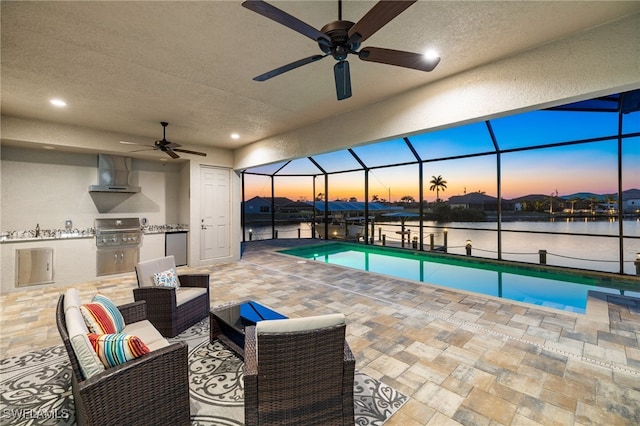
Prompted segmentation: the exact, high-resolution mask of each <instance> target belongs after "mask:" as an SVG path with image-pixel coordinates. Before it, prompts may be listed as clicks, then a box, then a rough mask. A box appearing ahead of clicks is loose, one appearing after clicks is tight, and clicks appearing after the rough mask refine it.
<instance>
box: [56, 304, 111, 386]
mask: <svg viewBox="0 0 640 426" xmlns="http://www.w3.org/2000/svg"><path fill="white" fill-rule="evenodd" d="M65 299H66V296H65ZM65 322H66V323H67V333H68V334H69V341H70V342H71V347H72V348H73V352H74V353H75V354H76V359H77V360H78V364H79V365H80V370H81V371H82V374H83V375H84V378H85V379H88V378H89V377H91V376H94V375H96V374H98V373H100V372H102V371H104V370H105V368H104V365H103V364H102V361H100V358H98V355H97V354H96V352H95V351H94V350H93V346H92V345H91V342H90V341H89V338H88V337H87V333H88V332H89V330H88V329H87V325H86V324H85V322H84V318H83V317H82V314H81V313H80V308H78V307H77V306H70V307H69V308H68V309H67V311H66V312H65Z"/></svg>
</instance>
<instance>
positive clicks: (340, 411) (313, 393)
mask: <svg viewBox="0 0 640 426" xmlns="http://www.w3.org/2000/svg"><path fill="white" fill-rule="evenodd" d="M340 316H341V317H342V324H336V325H329V326H326V327H325V326H321V327H319V328H310V329H305V330H300V331H289V330H295V329H296V327H295V326H294V327H289V326H288V325H287V322H290V321H298V320H301V319H294V320H276V321H263V322H259V323H258V324H257V325H256V326H250V327H247V328H246V329H245V333H246V336H245V348H244V349H245V360H244V361H245V365H244V386H245V388H244V398H245V401H244V404H245V424H247V425H250V426H251V425H260V426H265V425H305V426H307V425H323V426H327V425H353V424H354V406H353V385H354V381H353V380H354V379H353V376H354V369H355V359H354V357H353V354H352V352H351V349H350V348H349V345H348V344H347V342H346V340H345V327H346V326H345V324H344V316H342V315H340ZM325 317H326V316H325ZM312 318H314V319H316V318H321V317H312ZM309 319H310V318H309ZM275 322H280V323H281V324H280V327H283V328H284V329H285V330H287V331H274V330H273V329H271V330H269V329H268V327H269V326H267V329H266V330H264V329H263V326H265V325H267V323H275ZM287 327H289V328H287ZM256 328H257V329H258V330H257V331H256ZM263 330H264V331H263ZM258 353H259V355H258Z"/></svg>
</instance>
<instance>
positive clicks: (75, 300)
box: [64, 288, 81, 312]
mask: <svg viewBox="0 0 640 426" xmlns="http://www.w3.org/2000/svg"><path fill="white" fill-rule="evenodd" d="M80 305H81V303H80V294H79V293H78V289H77V288H70V289H67V291H66V292H65V294H64V311H65V312H67V309H69V308H70V307H71V306H77V307H78V308H79V307H80Z"/></svg>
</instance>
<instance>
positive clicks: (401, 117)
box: [234, 14, 640, 170]
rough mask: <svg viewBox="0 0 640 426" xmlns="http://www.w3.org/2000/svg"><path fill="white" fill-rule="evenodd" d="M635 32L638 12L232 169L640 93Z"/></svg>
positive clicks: (310, 129) (318, 128)
mask: <svg viewBox="0 0 640 426" xmlns="http://www.w3.org/2000/svg"><path fill="white" fill-rule="evenodd" d="M639 28H640V14H636V15H633V16H631V17H628V18H625V19H622V20H620V21H616V22H614V23H611V24H609V25H603V26H600V27H597V28H595V29H592V30H589V31H585V32H582V33H579V34H576V35H574V36H572V37H570V38H567V39H564V40H560V41H556V42H554V43H550V44H548V45H545V46H543V47H540V48H537V49H533V50H530V51H527V52H522V53H520V54H518V55H515V56H512V57H510V58H506V59H503V60H501V61H497V62H494V63H490V64H486V65H484V66H481V67H478V68H476V69H473V70H470V71H468V72H465V73H461V74H459V75H456V76H453V77H451V78H446V79H443V80H440V81H438V82H436V83H433V84H429V85H427V86H424V87H422V88H419V89H417V90H413V91H411V92H408V93H406V94H402V95H398V96H396V97H393V98H390V99H387V100H384V101H381V102H378V103H375V104H373V105H369V106H367V107H365V108H362V109H359V110H355V111H352V112H350V113H349V114H346V115H342V116H336V117H332V118H329V119H327V120H323V121H321V122H318V123H315V124H313V125H310V126H307V127H304V128H300V129H297V130H296V131H293V132H289V133H285V134H281V135H278V136H275V137H272V138H268V139H265V140H262V141H259V142H256V143H254V144H252V145H249V146H247V147H244V148H241V149H238V150H236V152H235V160H234V168H235V169H236V170H240V169H245V168H249V167H252V166H256V165H261V164H267V163H274V162H278V161H283V160H288V159H294V158H300V157H305V156H309V155H313V154H319V153H324V152H330V151H334V150H337V149H341V148H345V147H353V146H358V145H362V144H366V143H370V142H377V141H382V140H387V139H394V138H397V137H400V136H407V135H411V134H414V133H418V132H424V131H426V130H429V129H433V130H435V129H440V128H446V127H452V126H454V125H456V124H464V123H468V122H473V121H478V120H481V119H486V118H494V117H498V116H504V115H507V114H513V113H516V112H521V111H526V110H534V109H540V108H543V107H548V106H554V105H561V104H564V103H569V102H572V101H576V100H583V99H589V98H592V97H595V96H599V95H605V94H611V93H617V92H621V91H626V90H631V89H636V88H639V87H640V30H639ZM443 60H446V58H445V59H443ZM327 129H330V133H329V132H328V130H327Z"/></svg>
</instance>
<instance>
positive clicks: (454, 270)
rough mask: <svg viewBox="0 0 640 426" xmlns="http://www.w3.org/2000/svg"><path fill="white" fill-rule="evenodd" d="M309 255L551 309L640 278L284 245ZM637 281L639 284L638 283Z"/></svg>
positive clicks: (358, 248) (574, 307)
mask: <svg viewBox="0 0 640 426" xmlns="http://www.w3.org/2000/svg"><path fill="white" fill-rule="evenodd" d="M280 253H285V254H289V255H293V256H297V257H302V258H305V259H309V260H315V261H320V262H325V263H331V264H335V265H342V266H347V267H350V268H356V269H360V270H363V271H369V272H376V273H380V274H385V275H390V276H393V277H399V278H404V279H409V280H414V281H420V282H424V283H430V284H437V285H441V286H444V287H449V288H453V289H459V290H466V291H471V292H475V293H481V294H486V295H490V296H496V297H501V298H505V299H510V300H516V301H519V302H525V303H530V304H534V305H539V306H546V307H550V308H555V309H560V310H565V311H571V312H577V313H582V314H584V313H585V310H586V305H587V295H588V291H589V290H596V291H602V292H606V293H616V294H620V291H619V290H621V289H622V290H625V294H630V293H629V291H633V294H630V295H633V296H639V295H640V293H636V292H637V291H638V289H639V288H640V287H637V286H638V285H639V284H640V280H638V281H637V282H635V281H634V280H633V279H632V278H630V279H629V280H627V279H625V278H623V277H620V279H618V278H617V277H614V278H613V279H612V278H611V277H610V276H605V275H603V274H593V276H590V275H589V274H587V273H584V274H583V273H579V274H578V273H571V272H569V271H567V272H563V271H557V270H556V269H557V268H553V269H545V268H542V267H536V266H526V265H519V264H513V263H503V262H496V261H487V260H485V259H479V258H465V257H462V256H452V255H444V254H429V253H425V252H415V251H409V250H402V249H394V248H390V247H379V246H368V245H361V244H351V243H343V242H337V243H324V244H314V245H310V246H305V247H299V248H293V249H286V250H281V251H280ZM634 286H635V287H634Z"/></svg>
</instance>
